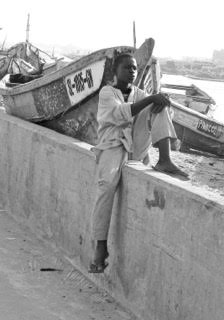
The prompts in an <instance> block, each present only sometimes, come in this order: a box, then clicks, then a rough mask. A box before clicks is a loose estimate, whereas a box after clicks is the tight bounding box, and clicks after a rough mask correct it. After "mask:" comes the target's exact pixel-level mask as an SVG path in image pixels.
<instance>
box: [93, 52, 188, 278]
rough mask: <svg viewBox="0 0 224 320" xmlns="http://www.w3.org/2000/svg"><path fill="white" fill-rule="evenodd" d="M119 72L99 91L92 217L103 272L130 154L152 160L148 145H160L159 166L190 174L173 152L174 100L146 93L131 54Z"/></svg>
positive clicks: (97, 268) (120, 60) (97, 265)
mask: <svg viewBox="0 0 224 320" xmlns="http://www.w3.org/2000/svg"><path fill="white" fill-rule="evenodd" d="M114 73H115V79H116V84H115V85H113V86H112V85H107V86H104V87H103V88H102V89H101V91H100V93H99V105H98V113H97V120H98V125H99V126H98V137H99V143H98V144H97V145H96V146H95V147H94V148H93V149H94V150H93V151H94V152H95V154H96V162H97V170H96V172H97V173H96V181H97V192H96V201H95V206H94V210H93V212H92V217H91V228H92V237H93V240H95V241H96V248H95V252H94V257H93V260H92V262H91V263H90V267H89V272H90V273H100V272H103V271H104V269H105V268H106V266H107V263H106V259H107V258H108V255H109V254H108V249H107V236H108V231H109V226H110V220H111V213H112V206H113V201H114V195H115V192H116V189H117V186H118V184H119V181H120V177H121V169H122V166H123V165H124V164H125V163H126V162H127V161H128V159H132V160H142V161H143V163H144V164H148V163H149V158H148V150H149V147H150V145H151V144H152V145H153V146H156V147H158V149H159V160H158V163H157V164H156V166H155V167H154V169H155V170H158V171H162V172H165V173H172V174H180V175H182V176H185V177H186V176H187V174H186V173H184V172H183V171H181V170H180V169H179V168H178V167H177V166H176V165H175V164H174V163H173V161H172V160H171V157H170V143H171V140H176V139H177V137H176V133H175V129H174V127H173V124H172V119H171V117H170V112H169V106H170V101H169V100H168V99H167V98H166V97H165V96H164V95H163V94H161V93H159V94H155V95H151V96H147V95H146V94H145V93H144V92H143V91H142V90H140V89H139V88H138V87H136V86H135V85H134V84H133V83H134V81H135V79H136V76H137V63H136V60H135V59H134V57H133V56H132V55H131V54H121V55H119V56H118V57H117V58H116V60H115V62H114ZM149 122H150V131H149V125H148V124H149Z"/></svg>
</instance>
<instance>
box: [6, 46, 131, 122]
mask: <svg viewBox="0 0 224 320" xmlns="http://www.w3.org/2000/svg"><path fill="white" fill-rule="evenodd" d="M133 51H134V48H132V47H116V48H109V49H104V50H100V51H97V52H94V53H92V54H90V55H88V56H85V57H83V58H81V59H79V60H77V61H74V62H72V63H70V64H68V65H67V66H65V67H64V68H61V69H60V70H57V71H55V72H51V73H49V74H46V75H44V76H43V77H41V78H39V79H36V80H33V81H31V82H29V83H25V84H19V85H16V86H13V87H6V86H1V87H0V94H1V95H2V96H3V99H4V104H5V105H6V108H7V112H9V113H10V114H12V115H15V116H17V117H20V118H22V119H25V120H29V121H33V122H40V121H44V120H52V119H54V118H55V117H58V116H60V115H61V114H63V113H64V112H66V111H68V110H69V109H71V108H72V107H75V106H77V105H79V104H80V103H81V102H82V101H84V100H85V99H86V98H88V97H91V96H92V95H93V94H95V93H96V92H98V91H99V89H100V87H101V86H102V85H103V84H105V83H106V82H107V81H111V80H113V79H112V70H111V65H112V61H113V59H114V57H115V56H116V55H117V54H119V52H133Z"/></svg>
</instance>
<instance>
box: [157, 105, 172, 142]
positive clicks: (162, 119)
mask: <svg viewBox="0 0 224 320" xmlns="http://www.w3.org/2000/svg"><path fill="white" fill-rule="evenodd" d="M151 137H152V144H153V145H154V146H155V145H156V144H157V142H158V141H160V140H162V139H164V138H171V139H177V136H176V131H175V129H174V126H173V122H172V117H171V113H170V109H169V107H165V108H164V109H163V110H162V111H161V112H160V113H153V114H152V117H151Z"/></svg>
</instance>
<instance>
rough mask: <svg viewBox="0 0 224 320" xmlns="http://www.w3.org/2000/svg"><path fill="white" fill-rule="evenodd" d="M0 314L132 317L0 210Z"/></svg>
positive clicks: (28, 319)
mask: <svg viewBox="0 0 224 320" xmlns="http://www.w3.org/2000/svg"><path fill="white" fill-rule="evenodd" d="M47 270H49V271H47ZM50 270H52V271H50ZM0 319H1V320H107V319H110V320H121V319H122V320H134V319H135V317H134V316H132V315H131V314H130V313H128V312H127V311H126V310H124V308H122V307H121V306H119V305H118V304H117V303H116V302H115V301H114V299H112V298H111V297H110V296H109V295H108V294H107V293H106V292H103V291H100V290H98V288H97V287H96V286H94V284H93V283H92V282H90V281H89V280H88V279H86V278H85V277H84V276H83V275H82V274H81V273H80V272H79V271H78V270H76V269H75V268H74V267H73V266H71V264H70V263H68V262H67V261H65V260H64V259H62V258H61V256H60V254H59V253H58V252H56V251H54V250H52V248H50V247H49V246H48V245H47V244H46V243H44V242H43V241H40V240H39V239H37V237H35V235H34V234H32V233H31V232H30V231H29V230H28V228H27V227H24V226H21V225H19V224H18V223H17V222H15V221H14V220H13V219H12V217H10V215H9V214H8V213H7V212H4V211H2V210H0Z"/></svg>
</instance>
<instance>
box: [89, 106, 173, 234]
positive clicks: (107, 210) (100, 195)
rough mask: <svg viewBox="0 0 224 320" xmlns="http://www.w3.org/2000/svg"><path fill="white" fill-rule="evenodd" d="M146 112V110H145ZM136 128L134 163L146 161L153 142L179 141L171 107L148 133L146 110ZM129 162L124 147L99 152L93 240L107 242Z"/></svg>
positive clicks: (158, 116) (154, 118)
mask: <svg viewBox="0 0 224 320" xmlns="http://www.w3.org/2000/svg"><path fill="white" fill-rule="evenodd" d="M144 110H146V111H144ZM144 110H143V111H142V112H141V113H140V114H139V116H138V117H137V119H136V121H135V122H134V127H133V149H134V151H133V154H132V159H133V160H143V159H144V157H145V156H146V154H147V152H148V148H149V146H150V144H151V143H152V144H153V145H155V144H156V143H157V142H158V141H159V140H161V139H164V138H167V137H169V138H171V139H176V133H175V129H174V127H173V124H172V119H171V116H170V111H169V108H165V109H163V111H162V112H160V113H158V114H153V115H152V118H151V132H150V131H149V126H148V118H147V114H148V113H149V112H148V111H147V108H146V109H144ZM127 160H128V152H127V151H126V149H125V148H124V146H123V145H120V146H117V147H114V148H110V149H107V150H103V151H101V152H100V154H99V157H98V161H97V165H96V190H97V191H96V200H95V205H94V209H93V212H92V217H91V227H92V239H93V240H107V237H108V231H109V226H110V220H111V214H112V208H113V202H114V196H115V193H116V190H117V187H118V184H119V181H120V178H121V170H122V167H123V165H124V164H125V163H126V162H127Z"/></svg>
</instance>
